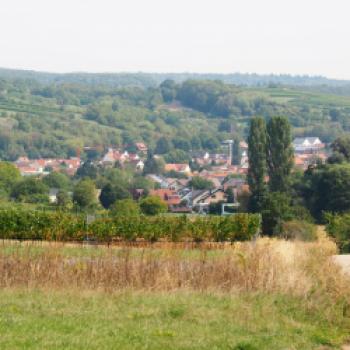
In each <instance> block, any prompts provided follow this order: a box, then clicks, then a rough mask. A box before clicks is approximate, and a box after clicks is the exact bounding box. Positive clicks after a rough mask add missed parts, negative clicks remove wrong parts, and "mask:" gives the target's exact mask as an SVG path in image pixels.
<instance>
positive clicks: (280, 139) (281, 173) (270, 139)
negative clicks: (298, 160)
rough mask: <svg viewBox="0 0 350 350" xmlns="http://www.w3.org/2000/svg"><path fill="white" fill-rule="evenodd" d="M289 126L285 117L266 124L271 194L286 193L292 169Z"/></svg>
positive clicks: (273, 119) (274, 118)
mask: <svg viewBox="0 0 350 350" xmlns="http://www.w3.org/2000/svg"><path fill="white" fill-rule="evenodd" d="M293 154H294V152H293V148H292V139H291V130H290V124H289V121H288V119H287V118H285V117H273V118H271V119H270V121H269V122H268V124H267V165H268V175H269V178H270V180H269V188H270V191H272V192H288V190H289V186H290V173H291V170H292V167H293Z"/></svg>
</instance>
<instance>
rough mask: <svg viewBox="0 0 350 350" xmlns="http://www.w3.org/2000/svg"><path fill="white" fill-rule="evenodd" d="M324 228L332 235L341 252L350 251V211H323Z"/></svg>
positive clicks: (346, 252) (347, 252)
mask: <svg viewBox="0 0 350 350" xmlns="http://www.w3.org/2000/svg"><path fill="white" fill-rule="evenodd" d="M325 220H326V222H327V225H326V230H327V232H328V234H329V235H330V236H332V237H334V239H335V241H336V243H337V246H338V247H339V250H340V252H341V253H344V254H349V253H350V213H345V214H342V215H340V214H331V213H325Z"/></svg>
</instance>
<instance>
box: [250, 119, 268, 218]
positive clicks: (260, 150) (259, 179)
mask: <svg viewBox="0 0 350 350" xmlns="http://www.w3.org/2000/svg"><path fill="white" fill-rule="evenodd" d="M266 142H267V138H266V124H265V120H264V119H263V118H260V117H257V118H253V119H252V120H251V123H250V131H249V137H248V146H249V148H248V156H249V170H248V184H249V188H250V192H251V197H250V203H249V209H250V210H251V211H252V212H261V210H262V206H263V202H264V197H265V194H266V183H265V177H266Z"/></svg>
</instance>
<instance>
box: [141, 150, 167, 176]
mask: <svg viewBox="0 0 350 350" xmlns="http://www.w3.org/2000/svg"><path fill="white" fill-rule="evenodd" d="M163 171H164V162H163V161H162V160H160V159H156V158H155V157H154V155H153V154H152V153H151V152H149V154H148V157H147V160H146V162H145V166H144V168H143V174H144V175H147V174H161V173H162V172H163Z"/></svg>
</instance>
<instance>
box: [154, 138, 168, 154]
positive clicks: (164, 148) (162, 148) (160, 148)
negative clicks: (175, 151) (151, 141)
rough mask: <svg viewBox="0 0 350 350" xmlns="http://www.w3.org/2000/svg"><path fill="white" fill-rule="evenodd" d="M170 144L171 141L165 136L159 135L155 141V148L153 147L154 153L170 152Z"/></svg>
mask: <svg viewBox="0 0 350 350" xmlns="http://www.w3.org/2000/svg"><path fill="white" fill-rule="evenodd" d="M172 147H173V146H172V144H171V141H170V140H169V139H168V138H166V137H161V138H159V139H158V141H157V145H156V149H155V151H154V152H155V153H156V154H165V153H168V152H170V150H171V149H172Z"/></svg>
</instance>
